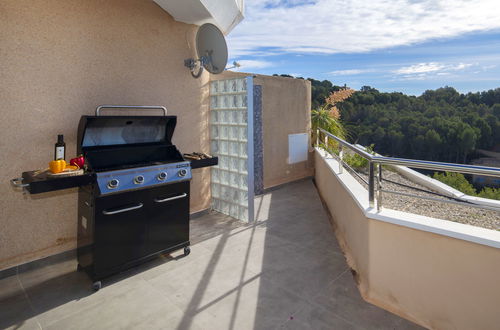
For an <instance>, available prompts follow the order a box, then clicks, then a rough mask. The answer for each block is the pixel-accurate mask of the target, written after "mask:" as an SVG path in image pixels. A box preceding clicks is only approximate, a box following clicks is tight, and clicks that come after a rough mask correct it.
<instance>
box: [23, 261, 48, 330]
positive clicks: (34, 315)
mask: <svg viewBox="0 0 500 330" xmlns="http://www.w3.org/2000/svg"><path fill="white" fill-rule="evenodd" d="M16 279H17V282H18V283H19V286H20V287H21V289H22V290H23V293H24V297H25V298H26V300H27V301H28V304H29V305H30V308H31V311H32V312H33V318H34V319H35V321H36V324H37V325H38V328H39V329H40V330H42V329H43V328H42V325H41V324H40V322H39V321H38V317H37V315H36V310H35V307H33V304H32V303H31V299H30V297H29V295H28V292H26V289H25V288H24V285H23V283H22V282H21V279H20V278H19V266H17V267H16Z"/></svg>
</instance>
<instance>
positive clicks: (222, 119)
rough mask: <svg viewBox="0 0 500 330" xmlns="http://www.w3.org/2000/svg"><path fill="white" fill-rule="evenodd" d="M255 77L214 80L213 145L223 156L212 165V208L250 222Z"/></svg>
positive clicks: (211, 88)
mask: <svg viewBox="0 0 500 330" xmlns="http://www.w3.org/2000/svg"><path fill="white" fill-rule="evenodd" d="M251 79H252V78H238V79H227V80H219V81H212V82H211V83H210V102H211V103H210V147H211V153H212V154H213V155H214V156H217V157H219V164H218V165H217V166H214V167H212V184H211V188H212V208H213V209H214V210H216V211H218V212H221V213H224V214H227V215H229V216H231V217H233V218H236V219H239V220H242V221H247V222H248V221H251V220H253V151H252V152H250V153H249V150H253V128H252V122H253V117H250V116H252V111H251V110H252V104H253V101H252V98H249V97H248V95H253V93H251V94H249V91H250V92H251V89H252V86H253V84H252V80H251ZM249 115H250V116H249ZM249 164H251V165H250V166H249ZM249 169H250V171H249ZM249 187H251V189H249ZM249 201H250V202H251V203H250V202H249Z"/></svg>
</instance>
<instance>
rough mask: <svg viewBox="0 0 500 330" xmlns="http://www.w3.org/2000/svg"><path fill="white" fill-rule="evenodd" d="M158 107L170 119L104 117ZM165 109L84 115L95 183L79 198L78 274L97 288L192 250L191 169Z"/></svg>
mask: <svg viewBox="0 0 500 330" xmlns="http://www.w3.org/2000/svg"><path fill="white" fill-rule="evenodd" d="M109 108H120V109H123V108H134V109H136V108H150V109H151V108H156V109H161V110H163V111H164V116H102V115H101V114H100V112H101V111H102V110H103V109H109ZM176 122H177V117H175V116H168V115H167V111H166V109H165V108H164V107H135V106H100V107H98V108H97V110H96V115H95V116H83V117H82V118H81V119H80V123H79V127H78V140H77V148H78V153H79V154H83V155H84V157H85V159H86V162H87V166H88V170H89V171H90V172H91V173H94V175H95V181H94V182H92V183H90V184H88V185H84V186H81V187H80V188H79V193H78V267H79V269H83V270H85V271H86V272H87V273H88V274H89V275H90V277H91V278H92V279H93V280H94V281H95V282H94V285H93V286H94V289H95V290H98V289H100V287H101V282H100V280H101V279H102V278H105V277H107V276H109V275H112V274H114V273H118V272H120V271H122V270H124V269H127V268H130V267H132V266H134V265H137V264H138V263H141V262H143V261H145V260H148V259H150V258H152V257H155V256H157V255H158V254H161V253H167V252H171V251H174V250H178V249H182V248H184V254H185V255H188V254H189V252H190V249H189V181H190V180H191V167H190V162H188V161H185V160H184V158H183V157H182V154H181V153H180V152H179V150H177V148H176V147H175V146H174V145H173V144H172V136H173V133H174V129H175V125H176Z"/></svg>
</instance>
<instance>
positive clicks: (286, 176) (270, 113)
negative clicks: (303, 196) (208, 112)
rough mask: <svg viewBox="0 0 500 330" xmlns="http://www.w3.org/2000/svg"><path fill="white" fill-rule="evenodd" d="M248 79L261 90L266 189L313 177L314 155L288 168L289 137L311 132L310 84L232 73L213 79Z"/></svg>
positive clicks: (301, 81)
mask: <svg viewBox="0 0 500 330" xmlns="http://www.w3.org/2000/svg"><path fill="white" fill-rule="evenodd" d="M246 76H254V84H255V85H261V86H262V126H263V127H262V130H263V140H264V143H263V145H264V150H263V160H264V188H271V187H274V186H277V185H280V184H283V183H287V182H291V181H295V180H298V179H301V178H304V177H308V176H312V175H313V169H314V164H313V154H312V153H310V154H309V160H308V161H306V162H300V163H295V164H288V135H289V134H296V133H310V130H311V113H310V110H311V82H310V81H308V80H303V79H293V78H286V77H276V76H265V75H254V74H249V73H242V72H229V71H226V72H224V73H223V74H221V75H217V76H212V77H211V79H212V80H218V79H230V78H236V77H246Z"/></svg>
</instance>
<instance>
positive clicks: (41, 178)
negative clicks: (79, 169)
mask: <svg viewBox="0 0 500 330" xmlns="http://www.w3.org/2000/svg"><path fill="white" fill-rule="evenodd" d="M22 179H23V180H22V184H23V185H24V184H26V185H27V186H25V188H26V189H27V190H28V191H29V193H30V194H40V193H44V192H49V191H56V190H62V189H68V188H74V187H80V186H85V185H88V184H91V183H92V182H95V178H94V174H92V173H84V174H82V175H74V176H65V177H52V176H50V175H48V173H46V172H42V173H38V171H27V172H23V174H22Z"/></svg>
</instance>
